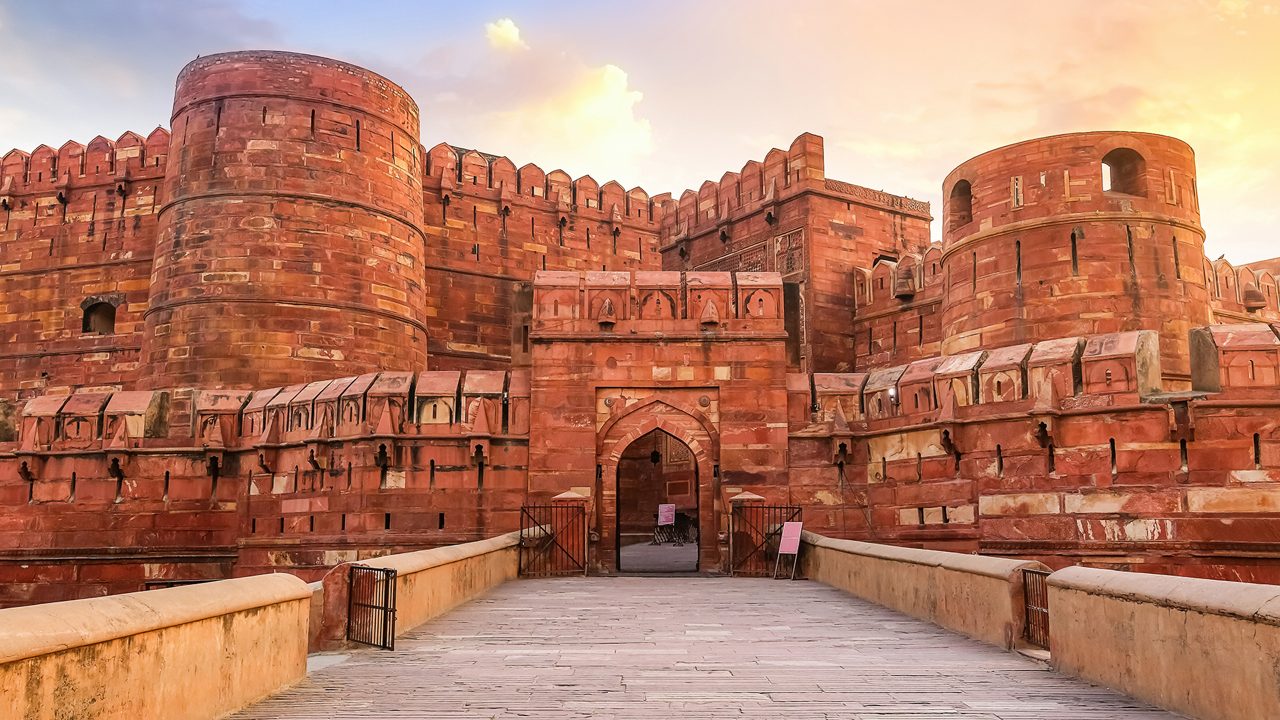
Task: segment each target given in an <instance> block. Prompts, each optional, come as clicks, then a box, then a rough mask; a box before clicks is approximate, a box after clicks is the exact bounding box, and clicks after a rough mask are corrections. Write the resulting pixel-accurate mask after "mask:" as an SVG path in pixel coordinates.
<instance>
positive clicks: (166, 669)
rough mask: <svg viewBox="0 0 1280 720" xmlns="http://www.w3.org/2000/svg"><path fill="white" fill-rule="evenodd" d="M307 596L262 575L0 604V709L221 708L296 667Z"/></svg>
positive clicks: (218, 711)
mask: <svg viewBox="0 0 1280 720" xmlns="http://www.w3.org/2000/svg"><path fill="white" fill-rule="evenodd" d="M310 597H311V591H310V590H309V589H308V588H307V586H306V584H305V583H303V582H302V581H301V580H299V579H297V578H295V577H293V576H291V575H263V576H257V577H250V578H239V579H235V580H223V581H219V582H212V583H206V584H202V585H193V586H188V587H180V588H169V589H166V590H153V591H149V592H145V593H131V594H126V595H117V596H113V597H104V598H91V599H84V600H72V601H68V602H61V603H52V604H45V605H33V606H30V607H23V608H11V609H7V610H0V715H2V716H4V717H12V718H18V717H21V718H29V719H30V720H52V719H53V718H63V717H74V718H77V720H95V719H98V718H101V719H104V720H105V719H106V718H113V719H114V718H125V717H130V718H161V717H181V718H189V719H191V720H205V719H208V720H213V719H214V718H220V717H224V716H225V715H227V714H229V713H231V712H234V711H236V710H238V709H240V708H242V707H245V706H247V705H250V704H252V703H254V702H256V701H258V700H260V699H262V698H264V697H266V696H267V695H270V694H271V693H274V692H276V691H278V690H280V689H281V688H283V687H286V686H288V685H290V684H292V683H294V682H296V681H298V680H300V679H301V678H302V677H303V675H304V674H305V673H306V651H307V644H306V637H307V615H308V603H309V601H310ZM212 648H217V651H216V652H211V649H212Z"/></svg>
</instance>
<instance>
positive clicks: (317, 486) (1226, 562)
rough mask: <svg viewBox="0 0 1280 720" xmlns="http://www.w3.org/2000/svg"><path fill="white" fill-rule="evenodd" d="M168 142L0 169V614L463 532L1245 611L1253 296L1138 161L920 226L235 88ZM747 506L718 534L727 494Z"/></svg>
mask: <svg viewBox="0 0 1280 720" xmlns="http://www.w3.org/2000/svg"><path fill="white" fill-rule="evenodd" d="M170 128H171V129H170V130H167V131H166V130H164V129H159V128H158V129H156V130H154V131H153V132H151V134H150V135H148V136H146V137H145V138H144V137H141V136H139V135H135V134H133V133H126V134H125V135H124V136H122V137H120V138H119V139H117V140H115V141H112V140H108V139H105V138H101V137H99V138H95V139H94V140H92V141H91V142H90V143H89V144H88V145H87V146H84V145H80V144H78V143H75V142H68V143H66V144H65V145H63V146H62V147H60V148H57V149H53V148H50V147H47V146H41V147H39V148H36V149H35V150H34V151H32V152H30V153H27V152H23V151H19V150H14V151H11V152H9V153H8V154H7V155H4V157H3V160H2V161H0V223H3V225H2V226H0V256H2V261H0V304H2V305H3V309H2V311H0V313H2V314H0V317H2V322H3V324H2V325H0V328H2V329H3V337H4V340H5V346H4V349H3V352H2V353H0V605H15V604H27V603H34V602H45V601H51V600H62V599H68V598H73V597H83V596H92V595H101V594H107V593H118V592H127V591H134V590H139V589H143V588H147V587H156V586H163V585H168V584H178V583H184V582H193V581H199V580H206V579H215V578H225V577H231V576H236V575H247V574H255V573H261V572H267V571H272V570H284V571H288V572H292V573H295V574H298V575H300V576H302V577H303V578H305V579H308V580H312V579H316V578H318V577H320V576H321V575H323V574H324V572H325V570H326V569H327V568H329V567H331V566H334V565H335V564H338V563H341V562H344V561H347V560H352V559H355V558H358V557H367V556H370V555H377V554H384V553H388V552H392V551H398V550H403V549H410V548H421V547H431V546H437V545H446V544H452V543H457V542H462V541H467V540H473V539H478V538H482V537H489V536H492V535H494V534H496V533H500V532H506V531H510V530H513V529H516V528H517V527H518V526H519V515H520V512H521V506H522V505H525V504H528V503H531V502H532V503H536V502H543V501H548V500H550V499H551V498H552V497H554V496H558V495H562V494H564V493H570V494H571V496H582V497H585V498H587V500H586V502H587V506H588V508H589V511H588V522H589V528H590V540H591V542H590V547H589V562H590V565H591V567H592V568H593V569H594V570H596V571H599V572H612V571H614V570H616V569H617V568H618V557H619V549H620V548H621V547H623V546H625V544H626V543H627V542H629V538H634V537H637V536H642V535H643V534H644V532H646V531H647V526H646V523H647V524H648V525H652V517H651V515H652V508H654V507H655V506H656V505H657V504H658V503H663V502H670V503H673V504H677V505H678V506H679V507H680V508H681V511H682V512H684V513H686V514H687V515H688V516H689V517H692V518H693V521H694V522H695V523H696V526H697V528H698V533H697V536H698V538H699V541H698V550H697V556H698V562H699V566H700V569H702V570H703V571H717V570H722V569H724V567H725V563H726V561H727V560H726V557H727V556H726V552H727V550H726V545H727V542H728V541H727V538H726V534H727V517H728V513H729V507H730V503H731V499H733V498H735V497H736V498H743V497H750V496H759V497H761V498H763V499H764V501H765V502H768V503H773V504H779V505H795V506H799V507H801V508H803V517H804V521H805V524H806V527H807V528H809V529H812V530H815V531H817V532H820V533H823V534H826V535H830V536H838V537H848V538H858V539H867V540H873V541H877V542H886V543H893V544H901V545H910V546H917V547H931V548H942V549H948V550H958V551H962V552H980V553H983V554H988V555H1006V556H1016V557H1027V558H1033V559H1037V560H1041V561H1043V562H1045V563H1047V564H1048V565H1050V566H1051V567H1062V566H1064V565H1070V564H1086V565H1092V566H1097V567H1109V568H1115V569H1125V570H1134V571H1145V572H1160V573H1173V574H1181V575H1194V576H1202V577H1212V578H1224V579H1236V580H1248V581H1259V582H1272V583H1275V582H1280V522H1278V521H1277V520H1278V518H1280V413H1278V412H1277V408H1278V407H1280V337H1278V335H1277V331H1278V330H1280V324H1277V323H1280V304H1278V303H1280V296H1278V291H1277V282H1276V276H1275V273H1278V272H1280V262H1277V261H1275V260H1273V261H1268V262H1263V263H1256V264H1253V265H1248V266H1244V267H1232V266H1231V265H1230V264H1228V263H1227V262H1226V261H1224V260H1218V261H1214V262H1211V261H1209V260H1207V259H1206V258H1205V256H1204V250H1203V246H1204V237H1205V234H1204V230H1203V229H1202V227H1201V226H1200V216H1199V207H1198V194H1197V188H1196V167H1195V160H1194V155H1193V153H1192V150H1191V148H1190V147H1188V146H1187V145H1186V144H1185V143H1183V142H1181V141H1179V140H1176V139H1174V138H1170V137H1164V136H1159V135H1152V134H1146V133H1131V132H1090V133H1078V134H1070V135H1060V136H1055V137H1049V138H1042V139H1037V140H1029V141H1026V142H1020V143H1017V144H1014V145H1009V146H1006V147H1003V148H999V149H996V150H992V151H990V152H986V153H984V154H981V155H978V156H977V157H975V158H973V159H971V160H968V161H967V162H965V163H963V164H961V165H960V166H959V167H957V168H956V169H955V170H954V171H952V172H951V174H950V175H948V176H947V177H946V178H945V180H944V181H943V196H944V198H945V200H944V205H943V208H942V212H941V218H940V219H939V220H938V221H939V222H941V223H942V237H943V241H942V243H941V244H938V243H935V242H931V241H930V223H931V222H933V220H934V218H933V216H932V210H931V208H930V207H929V205H928V204H927V203H923V202H920V201H917V200H912V199H910V198H906V197H901V196H896V195H891V194H888V193H885V192H879V191H875V190H870V189H868V188H865V187H862V186H859V185H854V184H851V183H848V182H843V181H839V180H834V179H831V178H828V177H827V176H826V172H825V167H824V161H823V141H822V138H820V137H817V136H814V135H811V134H804V135H801V136H800V137H798V138H796V140H795V141H794V142H793V143H792V144H791V145H790V147H788V148H786V149H781V150H778V149H774V150H770V151H769V152H768V153H767V154H765V155H764V157H763V160H759V161H757V160H752V161H750V162H747V163H746V164H745V165H743V166H742V168H741V169H739V170H735V171H730V172H726V173H725V174H724V175H723V176H722V177H720V178H719V179H718V180H711V181H707V182H705V183H703V185H702V186H701V187H699V188H698V189H697V190H688V191H685V192H684V193H683V194H682V195H680V196H679V197H678V198H676V197H673V196H671V195H669V194H661V195H650V194H648V193H647V192H646V191H644V190H642V189H640V188H633V189H630V190H627V189H625V188H623V187H622V186H621V185H619V184H618V183H616V182H600V181H598V180H596V179H593V178H592V177H590V176H585V175H584V176H582V177H579V178H577V179H574V178H573V177H572V176H570V175H569V174H567V173H566V172H564V171H562V170H550V171H546V170H544V169H543V168H539V167H537V166H535V165H524V166H517V165H516V163H515V162H513V161H512V160H509V159H507V158H506V157H501V156H495V155H491V154H486V153H484V152H480V151H477V150H470V149H465V148H459V147H454V146H450V145H448V144H443V143H441V144H437V145H435V146H434V147H431V148H430V149H428V148H427V147H426V146H424V145H423V144H422V140H421V136H420V128H419V111H418V107H417V105H416V104H415V102H414V101H413V99H412V98H410V97H409V96H408V95H407V94H406V93H405V91H404V90H403V89H401V88H400V87H398V86H397V85H396V84H394V83H393V82H391V81H389V80H387V79H385V78H382V77H380V76H378V75H376V74H374V73H371V72H369V71H366V70H363V69H361V68H358V67H354V66H352V65H349V64H346V63H342V62H337V61H333V60H328V59H323V58H318V57H311V56H304V55H296V54H289V53H277V52H242V53H229V54H224V55H214V56H210V57H204V58H201V59H198V60H196V61H195V62H193V63H191V64H190V65H188V66H187V67H186V68H184V69H183V70H182V72H181V73H180V74H179V76H178V80H177V89H176V96H175V99H174V104H173V115H172V117H171V119H170ZM748 494H750V495H748Z"/></svg>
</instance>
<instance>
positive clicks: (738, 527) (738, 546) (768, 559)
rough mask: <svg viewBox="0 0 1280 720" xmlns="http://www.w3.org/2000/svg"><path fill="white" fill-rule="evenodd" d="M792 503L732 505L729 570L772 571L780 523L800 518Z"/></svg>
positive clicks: (740, 572) (761, 574)
mask: <svg viewBox="0 0 1280 720" xmlns="http://www.w3.org/2000/svg"><path fill="white" fill-rule="evenodd" d="M800 514H801V509H800V508H799V507H796V506H794V505H754V504H748V503H743V504H740V505H734V506H733V514H732V515H731V516H730V522H729V573H730V574H731V575H753V576H758V577H768V576H769V575H771V574H772V573H773V570H774V564H775V560H776V558H777V555H778V542H779V541H780V540H781V539H782V526H783V524H785V523H788V522H791V521H795V520H800Z"/></svg>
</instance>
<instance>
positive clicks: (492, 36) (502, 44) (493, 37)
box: [484, 18, 529, 50]
mask: <svg viewBox="0 0 1280 720" xmlns="http://www.w3.org/2000/svg"><path fill="white" fill-rule="evenodd" d="M484 36H485V37H486V38H488V39H489V46H490V47H494V48H497V49H499V50H528V49H529V46H528V45H527V44H526V43H525V41H524V40H521V39H520V28H519V27H517V26H516V23H515V21H514V20H512V19H511V18H500V19H498V20H497V21H496V22H491V23H486V24H485V26H484Z"/></svg>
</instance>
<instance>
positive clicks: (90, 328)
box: [81, 302, 116, 335]
mask: <svg viewBox="0 0 1280 720" xmlns="http://www.w3.org/2000/svg"><path fill="white" fill-rule="evenodd" d="M81 330H82V331H83V332H85V333H90V334H94V335H114V334H115V332H116V306H115V305H112V304H111V303H107V302H96V303H93V304H92V305H90V306H89V307H87V308H85V309H84V318H83V319H82V322H81Z"/></svg>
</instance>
